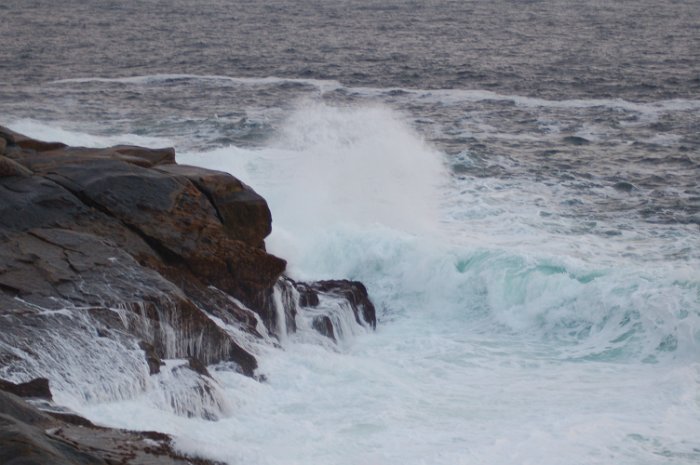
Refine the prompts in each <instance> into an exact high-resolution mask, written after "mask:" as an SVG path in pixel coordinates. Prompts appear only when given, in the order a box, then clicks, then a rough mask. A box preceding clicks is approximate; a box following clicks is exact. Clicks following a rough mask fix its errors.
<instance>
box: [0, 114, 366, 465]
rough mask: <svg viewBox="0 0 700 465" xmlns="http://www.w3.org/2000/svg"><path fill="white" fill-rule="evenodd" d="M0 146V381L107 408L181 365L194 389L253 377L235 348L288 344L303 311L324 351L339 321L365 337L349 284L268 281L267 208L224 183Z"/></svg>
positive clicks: (156, 160) (132, 152) (111, 151)
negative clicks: (40, 384)
mask: <svg viewBox="0 0 700 465" xmlns="http://www.w3.org/2000/svg"><path fill="white" fill-rule="evenodd" d="M0 140H2V141H3V143H4V144H5V146H6V147H5V150H4V155H0V174H2V163H6V166H7V167H9V168H8V169H7V170H6V172H7V173H9V174H8V175H5V176H0V327H1V328H2V331H0V376H2V377H4V378H6V379H10V380H12V381H20V380H27V379H28V378H30V377H32V376H33V377H39V376H46V377H47V378H49V379H50V381H51V383H52V386H53V387H54V389H58V390H59V391H57V392H71V393H72V394H75V395H77V396H81V395H82V396H83V397H84V398H85V399H86V400H90V399H94V398H95V397H99V398H104V399H105V400H109V399H115V400H116V399H120V398H123V397H124V396H126V397H127V398H128V397H129V396H130V395H138V394H139V392H140V391H139V390H142V389H146V386H147V385H148V384H149V383H148V379H149V376H156V377H157V376H163V378H162V379H163V380H165V381H166V382H167V380H168V376H165V375H167V374H168V373H170V372H168V373H165V374H163V373H162V372H161V368H162V367H163V364H164V360H165V361H166V362H167V363H168V364H170V363H171V362H168V361H167V360H172V359H179V360H182V359H186V360H189V368H188V370H190V371H191V370H194V371H191V373H189V371H182V373H180V372H177V373H178V374H183V376H185V375H184V374H186V373H189V374H187V376H191V377H192V376H193V377H195V379H197V380H199V381H202V383H201V385H202V386H209V384H207V383H208V382H210V381H211V379H209V378H208V371H207V369H206V366H207V365H209V364H214V363H219V362H226V363H230V362H234V363H235V364H236V365H237V366H238V367H239V369H240V371H241V372H242V373H244V374H246V375H249V376H258V374H256V373H255V370H256V367H257V361H256V360H255V357H254V356H253V355H252V354H251V353H250V352H249V351H248V350H247V349H246V347H251V346H250V345H249V344H250V342H251V338H252V339H256V338H258V339H260V338H265V339H266V340H268V341H273V339H272V338H270V336H269V334H278V333H279V331H281V330H282V329H284V330H286V331H288V332H293V331H295V330H296V317H297V310H298V308H301V309H303V308H312V307H313V308H315V313H314V314H313V317H314V318H316V320H315V321H314V323H313V324H312V323H310V321H311V320H309V319H308V318H307V320H305V328H308V327H309V326H313V327H314V328H316V329H317V330H318V331H320V332H321V333H322V334H325V335H326V336H328V337H331V338H333V337H334V335H337V334H338V333H337V331H334V327H333V325H334V323H333V322H334V321H335V322H344V323H343V324H346V323H347V321H348V318H340V319H339V318H338V315H339V314H340V315H342V316H344V317H345V316H349V315H350V313H349V312H353V314H354V318H355V319H356V321H357V322H358V323H359V324H361V325H365V326H371V327H374V325H375V324H376V319H375V316H374V307H373V306H372V304H371V302H370V301H369V298H368V296H367V292H366V289H364V286H362V285H361V284H359V283H353V282H348V281H324V282H321V283H312V284H308V285H307V284H303V283H294V282H293V281H291V280H289V279H288V278H284V277H281V276H282V273H283V272H284V269H285V266H286V262H285V261H284V260H282V259H280V258H277V257H275V256H273V255H270V254H268V253H267V252H266V251H265V248H264V243H263V240H264V238H265V237H266V236H267V235H268V234H269V232H270V228H271V219H270V211H269V208H268V206H267V204H266V202H265V200H264V199H262V198H261V197H260V196H258V195H257V194H256V193H255V192H254V191H253V190H252V189H251V188H250V187H248V186H246V185H245V184H243V183H241V182H240V181H238V180H237V179H236V178H234V177H233V176H230V175H228V174H226V173H221V172H216V171H211V170H205V169H202V168H196V167H190V166H179V165H175V164H174V152H173V151H172V149H155V150H152V149H142V148H139V147H131V146H117V147H112V148H108V149H88V148H74V147H66V146H64V145H63V144H53V143H44V142H41V141H34V140H32V139H29V138H27V137H25V136H22V135H19V134H16V133H13V132H12V131H9V130H7V129H5V128H2V127H0ZM278 293H281V294H278ZM334 299H335V300H334ZM321 300H323V303H324V305H325V304H327V303H328V302H331V306H334V307H333V312H334V313H333V318H335V320H332V319H331V318H323V312H324V311H325V310H324V308H323V305H321V304H320V303H319V302H320V301H321ZM341 301H342V302H341ZM338 302H341V303H342V305H341V304H338V305H336V304H337V303H338ZM279 305H281V306H282V310H283V311H280V307H279ZM316 307H318V308H316ZM329 308H330V307H329ZM338 312H340V313H338ZM280 314H283V315H284V321H277V320H278V319H279V315H280ZM309 318H311V317H309ZM351 318H352V317H351ZM226 325H232V326H235V327H237V328H238V329H239V330H240V331H238V330H236V331H231V328H230V327H229V326H226ZM234 334H235V335H234ZM241 334H243V336H241ZM278 335H279V334H278ZM168 366H171V365H168ZM110 370H111V371H110ZM183 370H184V369H183ZM197 376H199V377H201V378H196V377H197ZM204 378H207V379H209V381H207V380H205V379H204ZM199 381H197V382H199ZM212 382H213V381H212ZM95 386H100V387H106V390H107V391H108V392H107V393H104V392H102V391H96V390H95V389H96V388H95ZM212 386H213V385H212ZM206 391H207V389H204V388H203V390H202V392H204V393H206ZM212 392H214V391H211V392H210V393H209V394H212ZM180 394H181V395H185V396H186V395H189V393H188V392H184V391H181V392H180ZM110 396H112V397H110ZM215 403H216V402H214V403H213V404H212V405H214V404H215ZM215 407H216V406H215V405H214V408H215ZM208 415H209V414H208ZM210 416H211V417H212V418H214V417H215V416H216V415H215V412H214V413H211V415H210ZM17 428H19V429H21V428H20V427H17ZM22 428H23V427H22ZM19 429H18V430H17V431H19ZM24 433H27V434H28V432H27V431H24ZM24 433H22V434H24ZM49 445H51V444H49ZM47 447H48V446H47ZM51 447H53V446H51ZM47 450H48V449H47ZM56 463H59V462H56ZM154 463H155V462H154Z"/></svg>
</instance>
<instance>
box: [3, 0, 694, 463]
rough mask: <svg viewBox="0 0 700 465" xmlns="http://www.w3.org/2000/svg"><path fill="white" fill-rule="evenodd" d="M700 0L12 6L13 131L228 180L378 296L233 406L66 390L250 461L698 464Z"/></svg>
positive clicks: (231, 458)
mask: <svg viewBox="0 0 700 465" xmlns="http://www.w3.org/2000/svg"><path fill="white" fill-rule="evenodd" d="M696 7H697V5H695V4H694V2H692V1H678V2H670V1H668V2H666V1H661V2H658V1H640V2H617V3H615V4H611V5H608V4H600V3H598V2H592V1H584V2H570V1H563V0H562V1H552V2H507V1H495V2H482V1H473V2H467V1H454V2H450V1H435V2H429V3H419V2H395V1H388V2H387V1H385V2H370V1H352V2H340V1H326V2H320V1H319V2H311V1H308V2H272V1H263V2H255V3H248V2H226V1H213V0H209V1H204V2H192V1H184V0H183V1H128V2H121V3H110V2H98V1H89V2H80V3H79V4H78V3H77V2H60V4H58V5H56V4H53V3H51V4H50V3H48V2H42V1H33V2H24V1H22V2H14V1H12V0H11V1H9V2H4V3H3V5H0V12H2V20H0V33H1V34H2V37H3V39H4V42H3V47H2V49H1V50H0V63H2V64H1V65H0V66H2V70H3V79H2V81H1V82H0V124H5V125H9V126H10V127H11V128H13V129H15V130H17V131H20V132H25V133H27V134H29V135H32V136H36V137H43V138H46V139H52V140H54V139H55V140H62V141H65V142H68V143H71V144H82V145H103V144H113V143H121V142H128V143H135V144H141V145H151V146H159V145H175V147H176V149H177V150H178V153H179V160H180V162H184V163H193V164H199V165H203V166H208V167H212V168H216V169H221V170H228V171H231V172H233V173H234V174H236V175H237V176H239V177H241V178H242V179H243V180H244V181H246V182H248V183H249V184H251V185H252V186H253V187H255V188H256V189H257V190H258V191H259V192H260V193H262V194H263V195H264V196H265V197H266V198H267V199H268V201H269V202H270V205H271V208H272V213H273V218H274V225H273V229H274V231H273V234H272V236H271V237H270V239H269V241H268V248H269V249H270V250H272V251H273V252H274V253H277V254H279V255H282V256H284V257H286V258H288V259H289V260H290V267H291V269H290V272H291V273H292V274H294V276H296V277H300V278H326V277H348V278H353V279H361V280H363V281H364V282H365V283H366V284H367V285H368V288H369V289H370V292H371V293H372V295H373V297H374V299H375V301H376V303H377V304H378V308H379V309H380V325H379V328H378V331H377V332H376V333H375V334H368V335H362V336H360V337H357V338H355V339H352V340H348V341H345V342H344V344H343V345H342V347H341V348H340V349H339V350H338V351H330V350H328V349H327V348H324V347H319V346H316V345H313V344H310V343H308V342H307V339H306V338H305V337H304V335H303V334H302V335H299V336H297V337H294V338H292V339H291V340H289V341H287V342H286V343H285V349H284V350H277V349H271V348H264V347H262V348H260V349H259V350H260V351H261V352H262V353H263V356H262V357H261V371H263V372H264V373H265V374H266V376H267V377H268V379H269V382H267V383H258V382H255V381H252V380H250V379H246V378H243V377H241V376H239V375H236V374H234V373H231V372H228V371H226V369H225V367H220V369H219V370H215V374H216V377H217V379H218V380H219V382H220V383H221V384H222V386H223V389H224V391H225V393H226V396H227V402H228V403H229V404H230V407H231V408H230V410H231V412H232V414H231V416H230V417H229V418H225V419H222V420H220V421H218V422H206V421H200V420H194V419H187V418H180V417H176V416H173V415H172V414H169V413H166V412H165V411H163V410H161V409H159V408H158V406H157V405H156V404H154V403H153V402H151V401H149V398H148V396H147V395H144V396H143V397H137V398H132V399H125V400H124V401H122V402H117V403H93V404H89V405H84V404H81V403H80V402H77V401H75V400H74V399H73V398H72V397H71V396H70V393H58V395H57V397H58V398H63V399H65V401H66V402H67V403H69V404H72V405H71V406H72V407H73V408H75V409H77V410H79V411H81V412H83V413H85V414H86V415H88V416H90V417H91V418H92V419H94V420H95V421H98V422H104V423H108V424H113V425H118V426H124V427H133V428H148V429H159V430H163V431H168V432H171V433H173V434H175V435H176V437H177V438H178V444H179V445H180V447H182V448H184V449H185V450H189V451H193V452H197V453H200V454H205V455H207V456H210V457H214V458H217V459H220V460H225V461H227V462H228V463H232V464H237V463H261V464H295V463H305V464H307V463H308V464H315V463H334V464H365V463H373V464H394V463H396V464H399V463H401V464H420V463H430V464H434V463H439V464H453V463H464V464H520V463H538V464H562V463H580V464H609V463H619V464H657V463H658V464H666V463H668V464H686V463H687V464H691V463H697V462H698V461H699V460H700V439H698V436H697V433H696V432H697V431H698V430H700V363H699V362H700V239H699V238H700V182H698V179H700V137H699V136H698V134H700V74H698V73H699V71H698V69H699V68H698V63H700V56H699V53H700V52H698V51H699V50H700V28H699V26H698V24H700V10H698V9H697V8H696ZM39 31H41V32H39Z"/></svg>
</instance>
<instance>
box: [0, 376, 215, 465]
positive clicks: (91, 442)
mask: <svg viewBox="0 0 700 465" xmlns="http://www.w3.org/2000/svg"><path fill="white" fill-rule="evenodd" d="M1 387H2V386H0V463H2V464H7V465H13V464H18V465H19V464H22V465H47V464H51V465H76V464H81V465H110V464H127V463H139V464H145V463H148V464H151V465H216V464H215V463H214V462H210V461H207V460H202V459H197V458H192V457H185V456H183V455H182V454H180V453H178V452H176V451H175V450H173V448H172V446H171V439H170V437H168V436H167V435H165V434H160V433H156V432H148V431H146V432H136V431H123V430H116V429H110V428H102V427H98V426H95V425H93V424H92V423H91V422H90V421H88V420H86V419H85V418H81V417H79V416H77V415H66V414H60V413H55V412H51V413H46V412H42V411H40V410H38V409H37V408H35V407H33V406H32V405H30V404H28V403H26V402H24V401H23V400H22V399H21V398H20V397H19V396H17V395H15V394H13V393H11V392H8V391H5V390H3V389H1Z"/></svg>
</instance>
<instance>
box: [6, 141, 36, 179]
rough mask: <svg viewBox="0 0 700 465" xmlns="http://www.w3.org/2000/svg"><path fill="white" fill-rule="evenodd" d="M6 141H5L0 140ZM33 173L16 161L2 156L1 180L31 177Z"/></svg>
mask: <svg viewBox="0 0 700 465" xmlns="http://www.w3.org/2000/svg"><path fill="white" fill-rule="evenodd" d="M0 140H4V139H0ZM31 175H32V172H31V171H30V170H29V169H27V168H25V167H24V166H22V165H20V164H19V163H17V162H16V161H14V160H11V159H9V158H7V157H3V156H2V155H0V178H2V177H7V176H21V177H27V176H31Z"/></svg>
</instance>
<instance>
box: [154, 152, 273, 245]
mask: <svg viewBox="0 0 700 465" xmlns="http://www.w3.org/2000/svg"><path fill="white" fill-rule="evenodd" d="M159 169H160V170H161V171H165V172H168V173H172V174H177V175H181V176H185V177H186V178H187V179H189V180H190V181H192V182H193V183H194V184H195V185H196V186H197V188H198V189H200V190H201V191H202V192H203V193H204V194H205V195H206V196H207V197H208V198H209V200H210V201H211V203H212V205H213V206H214V208H215V209H216V211H217V213H218V215H219V218H220V220H221V222H222V223H223V225H224V230H225V231H226V233H227V234H228V235H229V237H231V238H232V239H237V240H240V241H242V242H245V243H246V244H248V245H252V246H253V247H264V243H263V239H265V237H267V236H268V235H269V234H270V232H271V231H272V228H271V225H272V216H271V214H270V209H269V207H268V206H267V202H266V201H265V199H263V198H262V197H261V196H260V195H258V194H257V193H256V192H255V191H254V190H253V189H251V188H250V187H249V186H247V185H245V184H244V183H242V182H241V181H239V180H238V179H236V178H234V177H233V176H231V175H230V174H228V173H223V172H220V171H212V170H207V169H204V168H199V167H196V166H187V165H169V166H163V167H159Z"/></svg>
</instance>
